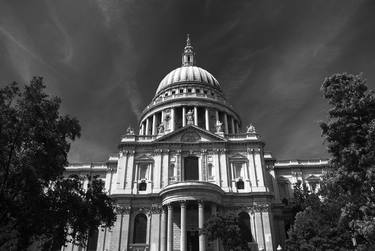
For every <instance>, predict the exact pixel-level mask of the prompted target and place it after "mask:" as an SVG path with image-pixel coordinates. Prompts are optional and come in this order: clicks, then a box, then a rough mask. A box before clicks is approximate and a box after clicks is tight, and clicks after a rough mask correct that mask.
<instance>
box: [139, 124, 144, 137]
mask: <svg viewBox="0 0 375 251" xmlns="http://www.w3.org/2000/svg"><path fill="white" fill-rule="evenodd" d="M139 134H140V135H143V134H144V124H143V122H142V123H141V130H140V133H139Z"/></svg>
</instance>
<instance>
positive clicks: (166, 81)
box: [156, 65, 221, 94]
mask: <svg viewBox="0 0 375 251" xmlns="http://www.w3.org/2000/svg"><path fill="white" fill-rule="evenodd" d="M186 82H191V83H198V84H203V85H208V86H210V87H214V88H217V89H219V90H221V88H220V84H219V82H218V81H217V80H216V78H215V77H214V76H212V74H211V73H209V72H208V71H206V70H205V69H202V68H200V67H198V66H193V65H184V66H182V67H179V68H177V69H174V70H173V71H171V72H170V73H168V74H167V75H166V76H165V77H164V78H163V80H162V81H161V82H160V84H159V87H158V89H157V90H156V94H158V93H159V92H160V91H162V90H164V89H166V88H168V87H170V86H173V85H176V84H179V83H186Z"/></svg>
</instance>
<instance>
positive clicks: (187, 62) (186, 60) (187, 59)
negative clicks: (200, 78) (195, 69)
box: [182, 34, 195, 66]
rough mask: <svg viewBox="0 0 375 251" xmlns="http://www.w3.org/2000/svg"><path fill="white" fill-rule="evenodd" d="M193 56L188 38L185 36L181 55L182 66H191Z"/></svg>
mask: <svg viewBox="0 0 375 251" xmlns="http://www.w3.org/2000/svg"><path fill="white" fill-rule="evenodd" d="M194 56H195V53H194V51H193V46H191V41H190V36H189V34H187V36H186V45H185V48H184V52H183V53H182V66H192V65H194Z"/></svg>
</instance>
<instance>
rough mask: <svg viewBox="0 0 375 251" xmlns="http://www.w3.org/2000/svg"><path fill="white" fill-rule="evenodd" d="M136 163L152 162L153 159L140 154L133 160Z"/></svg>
mask: <svg viewBox="0 0 375 251" xmlns="http://www.w3.org/2000/svg"><path fill="white" fill-rule="evenodd" d="M135 160H136V161H153V160H154V159H153V158H152V157H150V156H148V155H146V154H142V155H140V156H137V157H136V158H135Z"/></svg>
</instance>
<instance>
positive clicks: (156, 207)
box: [150, 205, 163, 214]
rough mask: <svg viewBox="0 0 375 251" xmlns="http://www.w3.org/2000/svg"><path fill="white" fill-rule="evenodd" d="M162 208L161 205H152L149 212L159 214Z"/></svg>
mask: <svg viewBox="0 0 375 251" xmlns="http://www.w3.org/2000/svg"><path fill="white" fill-rule="evenodd" d="M162 209H163V208H162V206H161V205H152V206H151V210H150V212H151V214H160V213H161V211H162Z"/></svg>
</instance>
